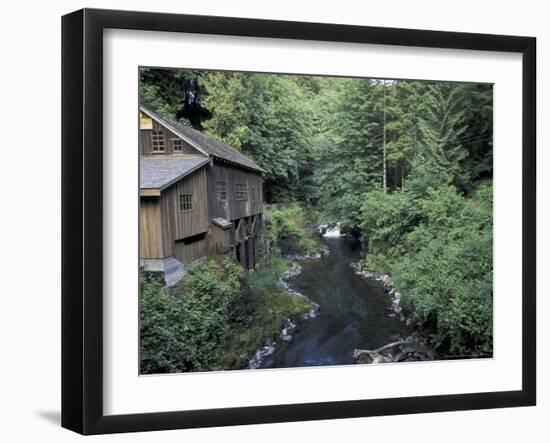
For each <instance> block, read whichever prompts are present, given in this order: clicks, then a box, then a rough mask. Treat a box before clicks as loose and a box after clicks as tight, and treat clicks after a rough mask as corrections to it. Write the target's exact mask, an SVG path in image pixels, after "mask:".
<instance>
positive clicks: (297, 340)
mask: <svg viewBox="0 0 550 443" xmlns="http://www.w3.org/2000/svg"><path fill="white" fill-rule="evenodd" d="M325 241H326V242H327V244H328V246H329V248H330V255H328V256H325V257H323V258H321V259H319V260H306V261H302V262H301V263H300V264H301V266H302V268H303V271H302V273H301V274H300V275H298V276H297V277H294V278H293V279H291V280H290V285H291V286H292V287H293V288H295V289H296V290H298V291H299V292H301V293H302V294H304V295H306V296H307V297H309V298H310V299H311V300H313V301H314V302H316V303H318V304H319V305H320V306H321V311H320V315H319V317H317V318H315V319H311V320H307V321H306V322H304V323H303V325H302V326H301V328H300V330H299V331H298V332H296V333H295V335H294V339H293V341H292V342H291V343H290V344H288V345H286V344H285V345H282V346H280V347H278V348H277V351H276V352H275V353H274V354H273V355H271V356H270V357H268V358H266V359H265V361H264V362H263V363H262V367H264V368H267V367H271V368H284V367H296V366H318V365H342V364H351V363H354V360H353V350H354V349H355V348H361V349H376V348H378V347H380V346H383V345H385V344H387V343H390V342H392V341H395V340H398V339H400V338H404V337H406V336H407V335H408V334H410V332H411V331H410V329H409V328H408V327H407V326H406V325H405V324H404V322H402V321H400V320H399V318H398V317H396V316H395V315H394V314H392V311H391V298H390V297H389V296H388V294H387V293H385V292H384V289H383V287H382V285H381V284H380V283H379V282H376V281H370V280H367V279H364V278H362V277H360V276H358V275H356V274H355V273H354V271H353V269H352V268H351V267H350V263H351V262H352V261H357V260H358V259H359V252H360V251H359V249H360V243H359V242H358V241H357V240H354V239H350V238H344V237H339V236H338V235H333V236H331V235H329V236H325Z"/></svg>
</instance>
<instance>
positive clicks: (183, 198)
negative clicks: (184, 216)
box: [180, 194, 193, 212]
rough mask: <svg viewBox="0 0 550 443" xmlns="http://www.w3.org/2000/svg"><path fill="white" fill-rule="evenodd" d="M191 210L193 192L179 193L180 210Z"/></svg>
mask: <svg viewBox="0 0 550 443" xmlns="http://www.w3.org/2000/svg"><path fill="white" fill-rule="evenodd" d="M192 210H193V194H180V211H182V212H187V211H192Z"/></svg>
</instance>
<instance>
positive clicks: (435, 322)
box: [362, 182, 493, 355]
mask: <svg viewBox="0 0 550 443" xmlns="http://www.w3.org/2000/svg"><path fill="white" fill-rule="evenodd" d="M412 189H414V188H411V189H408V190H405V191H402V192H395V193H391V194H384V193H381V192H372V193H369V194H366V196H365V198H366V203H365V204H364V206H363V215H364V222H363V224H362V228H363V231H364V236H365V237H366V238H368V239H369V256H368V265H369V267H370V268H371V269H375V270H377V271H378V272H384V273H390V274H391V275H392V277H393V281H394V284H395V286H396V288H397V290H399V291H400V292H402V294H403V302H404V304H405V307H406V308H407V309H408V310H409V311H410V312H411V313H412V314H413V315H414V316H415V317H416V318H417V319H418V320H419V321H420V322H422V323H425V324H427V325H430V326H432V327H434V328H435V330H436V333H435V334H434V337H433V339H434V344H435V345H437V346H440V347H441V348H442V349H445V350H447V351H449V352H451V353H453V354H457V355H479V354H483V353H490V352H491V349H492V279H493V271H492V263H493V257H492V251H493V249H492V184H491V183H490V182H488V183H483V184H482V185H480V186H479V187H478V189H477V190H476V191H475V192H474V193H473V196H472V197H470V198H464V196H462V195H461V194H460V193H459V192H458V191H457V190H456V188H455V187H454V186H452V185H447V186H443V187H440V188H437V189H434V188H428V189H427V190H425V192H424V193H423V194H417V193H415V192H414V191H413V190H412Z"/></svg>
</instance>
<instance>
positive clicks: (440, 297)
mask: <svg viewBox="0 0 550 443" xmlns="http://www.w3.org/2000/svg"><path fill="white" fill-rule="evenodd" d="M137 115H139V147H137V148H138V150H139V279H140V281H139V328H140V331H139V336H140V343H139V353H140V359H139V360H140V363H139V365H140V368H139V373H140V374H141V375H147V374H166V373H186V372H204V371H224V370H247V369H269V368H271V369H277V368H279V369H281V368H296V367H312V366H338V365H353V364H382V363H384V364H385V363H403V362H407V363H410V362H416V363H423V364H426V363H427V362H430V361H438V360H450V359H452V360H460V359H474V358H492V356H493V199H492V196H493V184H492V178H493V85H492V84H489V83H470V82H446V81H437V80H429V79H427V80H426V79H388V78H353V77H331V76H320V75H297V74H281V73H254V72H230V71H206V70H194V69H183V68H165V67H145V66H142V67H140V68H139V110H136V116H137ZM136 296H138V294H136Z"/></svg>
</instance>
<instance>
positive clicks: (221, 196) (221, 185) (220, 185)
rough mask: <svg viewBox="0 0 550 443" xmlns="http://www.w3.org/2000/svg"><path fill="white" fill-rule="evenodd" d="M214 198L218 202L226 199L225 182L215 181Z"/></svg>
mask: <svg viewBox="0 0 550 443" xmlns="http://www.w3.org/2000/svg"><path fill="white" fill-rule="evenodd" d="M216 200H217V201H219V202H224V201H226V200H227V186H226V184H225V182H216Z"/></svg>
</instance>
